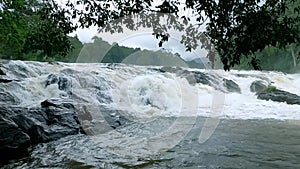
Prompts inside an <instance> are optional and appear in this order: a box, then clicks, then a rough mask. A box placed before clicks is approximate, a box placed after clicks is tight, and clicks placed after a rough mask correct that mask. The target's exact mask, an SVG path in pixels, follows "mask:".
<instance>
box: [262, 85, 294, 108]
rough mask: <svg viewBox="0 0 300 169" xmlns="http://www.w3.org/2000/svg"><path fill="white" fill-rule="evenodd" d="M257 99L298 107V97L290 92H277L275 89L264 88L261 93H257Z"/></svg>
mask: <svg viewBox="0 0 300 169" xmlns="http://www.w3.org/2000/svg"><path fill="white" fill-rule="evenodd" d="M257 98H258V99H261V100H272V101H275V102H285V103H287V104H298V105H300V96H298V95H296V94H293V93H290V92H286V91H282V90H278V89H276V88H272V89H268V88H266V89H265V90H263V91H262V92H260V93H258V96H257Z"/></svg>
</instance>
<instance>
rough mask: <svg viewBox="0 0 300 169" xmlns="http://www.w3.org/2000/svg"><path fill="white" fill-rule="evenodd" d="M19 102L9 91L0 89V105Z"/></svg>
mask: <svg viewBox="0 0 300 169" xmlns="http://www.w3.org/2000/svg"><path fill="white" fill-rule="evenodd" d="M17 103H19V101H18V100H17V98H15V97H14V96H12V95H11V94H10V93H8V92H5V91H4V90H3V91H1V89H0V105H2V104H3V105H7V104H10V105H13V104H17Z"/></svg>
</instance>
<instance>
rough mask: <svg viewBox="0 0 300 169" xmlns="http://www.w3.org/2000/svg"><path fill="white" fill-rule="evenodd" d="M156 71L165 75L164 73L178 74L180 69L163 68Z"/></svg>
mask: <svg viewBox="0 0 300 169" xmlns="http://www.w3.org/2000/svg"><path fill="white" fill-rule="evenodd" d="M158 71H159V72H161V73H165V72H169V73H178V72H179V71H182V69H181V68H180V67H169V66H163V67H161V68H160V69H158Z"/></svg>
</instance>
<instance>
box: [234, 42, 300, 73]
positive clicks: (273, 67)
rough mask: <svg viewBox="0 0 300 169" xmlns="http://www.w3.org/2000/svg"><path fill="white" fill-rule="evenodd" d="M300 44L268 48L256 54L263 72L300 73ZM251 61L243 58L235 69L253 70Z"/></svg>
mask: <svg viewBox="0 0 300 169" xmlns="http://www.w3.org/2000/svg"><path fill="white" fill-rule="evenodd" d="M299 52H300V44H294V45H292V46H290V48H279V47H274V46H268V47H266V48H265V49H264V50H263V51H261V52H256V53H255V54H254V57H256V58H257V59H258V61H259V65H260V67H261V69H262V70H269V71H281V72H286V73H299V72H300V53H299ZM250 62H251V60H250V59H249V58H247V57H243V59H242V60H241V63H240V64H239V65H237V66H235V67H234V69H240V70H253V67H252V66H251V64H249V63H250Z"/></svg>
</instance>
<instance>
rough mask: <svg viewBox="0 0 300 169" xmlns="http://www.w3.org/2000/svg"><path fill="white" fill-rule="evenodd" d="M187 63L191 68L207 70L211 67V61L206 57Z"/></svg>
mask: <svg viewBox="0 0 300 169" xmlns="http://www.w3.org/2000/svg"><path fill="white" fill-rule="evenodd" d="M185 62H186V64H187V65H188V67H190V68H198V69H205V68H209V67H210V64H209V60H208V59H207V58H206V57H202V58H196V59H193V60H190V61H185Z"/></svg>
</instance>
